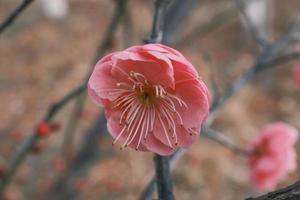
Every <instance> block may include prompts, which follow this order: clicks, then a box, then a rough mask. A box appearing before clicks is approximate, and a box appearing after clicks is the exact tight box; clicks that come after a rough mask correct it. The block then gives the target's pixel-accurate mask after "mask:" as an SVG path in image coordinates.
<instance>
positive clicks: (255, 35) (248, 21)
mask: <svg viewBox="0 0 300 200" xmlns="http://www.w3.org/2000/svg"><path fill="white" fill-rule="evenodd" d="M234 1H235V3H236V5H237V7H238V9H239V11H240V13H241V15H242V18H243V19H244V20H245V23H246V26H247V28H248V29H249V32H250V34H251V35H252V37H253V38H254V39H255V40H256V42H257V44H259V45H261V46H266V45H268V43H269V42H268V41H267V39H266V38H265V37H264V36H263V35H262V33H261V32H260V31H259V30H258V28H257V27H256V26H255V25H254V24H253V23H252V20H251V18H250V17H249V15H248V13H247V12H246V10H245V7H246V6H247V5H245V4H246V3H252V2H245V1H241V0H234Z"/></svg>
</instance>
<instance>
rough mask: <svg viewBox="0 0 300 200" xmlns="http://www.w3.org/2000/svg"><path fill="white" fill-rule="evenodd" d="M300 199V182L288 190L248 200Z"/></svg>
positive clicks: (284, 189) (276, 191)
mask: <svg viewBox="0 0 300 200" xmlns="http://www.w3.org/2000/svg"><path fill="white" fill-rule="evenodd" d="M298 199H300V181H299V182H296V183H294V184H293V185H290V186H288V187H286V188H282V189H279V190H275V191H273V192H269V193H268V194H264V195H262V196H259V197H250V198H247V199H246V200H298Z"/></svg>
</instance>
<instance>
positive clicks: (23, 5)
mask: <svg viewBox="0 0 300 200" xmlns="http://www.w3.org/2000/svg"><path fill="white" fill-rule="evenodd" d="M33 1H34V0H23V1H22V2H21V3H20V5H19V6H18V7H17V8H16V9H15V10H14V11H13V12H12V13H10V14H9V15H8V16H7V17H6V18H5V20H4V21H3V22H2V23H1V24H0V34H2V33H3V32H4V30H6V28H7V27H9V26H10V25H11V24H13V22H14V21H15V19H16V18H17V17H18V16H19V15H20V14H21V13H22V12H23V11H24V10H25V9H26V8H27V7H28V6H29V5H30V3H32V2H33Z"/></svg>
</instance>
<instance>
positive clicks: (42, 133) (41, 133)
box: [36, 122, 51, 137]
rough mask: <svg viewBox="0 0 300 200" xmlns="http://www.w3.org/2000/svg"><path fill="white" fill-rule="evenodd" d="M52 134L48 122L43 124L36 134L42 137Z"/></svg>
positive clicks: (37, 128) (38, 127) (39, 125)
mask: <svg viewBox="0 0 300 200" xmlns="http://www.w3.org/2000/svg"><path fill="white" fill-rule="evenodd" d="M50 132H51V129H50V126H49V124H48V123H47V122H41V123H39V124H38V125H37V127H36V134H37V135H38V136H40V137H47V136H49V134H50Z"/></svg>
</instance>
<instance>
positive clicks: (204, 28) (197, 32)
mask: <svg viewBox="0 0 300 200" xmlns="http://www.w3.org/2000/svg"><path fill="white" fill-rule="evenodd" d="M236 16H237V9H236V8H235V7H233V6H230V7H228V8H226V9H224V10H223V11H222V12H221V13H218V14H217V15H216V16H214V17H213V18H212V19H211V20H209V21H208V22H206V23H204V24H199V25H198V26H197V27H195V28H194V29H193V30H192V31H191V32H190V33H188V34H187V35H186V36H183V37H182V38H181V39H179V40H177V41H175V42H174V43H173V44H172V45H173V46H175V47H182V46H188V45H191V44H192V43H193V42H194V41H195V40H196V39H197V38H201V36H203V35H205V34H207V33H210V32H212V31H213V30H215V29H217V28H219V27H220V26H222V25H224V24H225V22H227V21H229V20H231V19H233V18H234V17H236Z"/></svg>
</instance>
